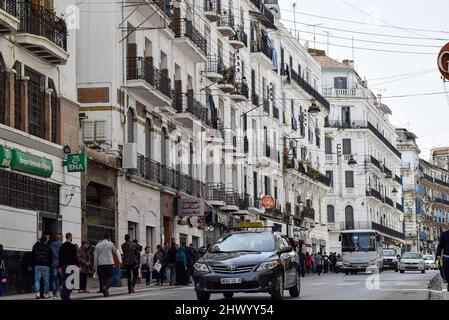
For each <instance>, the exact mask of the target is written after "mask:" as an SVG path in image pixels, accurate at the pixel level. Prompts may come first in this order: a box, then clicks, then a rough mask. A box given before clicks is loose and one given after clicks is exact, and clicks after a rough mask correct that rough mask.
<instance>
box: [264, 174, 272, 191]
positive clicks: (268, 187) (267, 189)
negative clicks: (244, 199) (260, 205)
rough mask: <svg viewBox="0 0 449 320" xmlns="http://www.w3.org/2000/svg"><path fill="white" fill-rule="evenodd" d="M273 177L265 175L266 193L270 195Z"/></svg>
mask: <svg viewBox="0 0 449 320" xmlns="http://www.w3.org/2000/svg"><path fill="white" fill-rule="evenodd" d="M270 180H271V179H270V178H269V177H267V176H265V177H264V182H265V194H266V195H270V194H271V181H270Z"/></svg>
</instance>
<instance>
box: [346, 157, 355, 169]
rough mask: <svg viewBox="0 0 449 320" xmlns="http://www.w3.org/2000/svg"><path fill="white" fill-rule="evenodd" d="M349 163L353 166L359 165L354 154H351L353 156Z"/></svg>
mask: <svg viewBox="0 0 449 320" xmlns="http://www.w3.org/2000/svg"><path fill="white" fill-rule="evenodd" d="M348 165H349V166H350V167H351V168H354V167H355V166H356V165H357V161H356V160H355V159H354V156H352V155H351V158H350V159H349V160H348Z"/></svg>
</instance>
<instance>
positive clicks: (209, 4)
mask: <svg viewBox="0 0 449 320" xmlns="http://www.w3.org/2000/svg"><path fill="white" fill-rule="evenodd" d="M203 10H204V11H209V12H216V13H218V14H221V1H220V0H204V3H203Z"/></svg>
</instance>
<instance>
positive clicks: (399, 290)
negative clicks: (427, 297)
mask: <svg viewBox="0 0 449 320" xmlns="http://www.w3.org/2000/svg"><path fill="white" fill-rule="evenodd" d="M377 290H379V291H430V289H422V288H420V289H377Z"/></svg>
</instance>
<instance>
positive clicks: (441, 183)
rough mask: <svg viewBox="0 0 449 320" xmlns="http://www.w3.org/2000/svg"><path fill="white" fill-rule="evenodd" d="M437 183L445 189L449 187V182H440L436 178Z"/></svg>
mask: <svg viewBox="0 0 449 320" xmlns="http://www.w3.org/2000/svg"><path fill="white" fill-rule="evenodd" d="M435 183H438V184H439V185H441V186H444V187H449V182H446V181H443V180H440V179H438V178H435Z"/></svg>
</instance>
